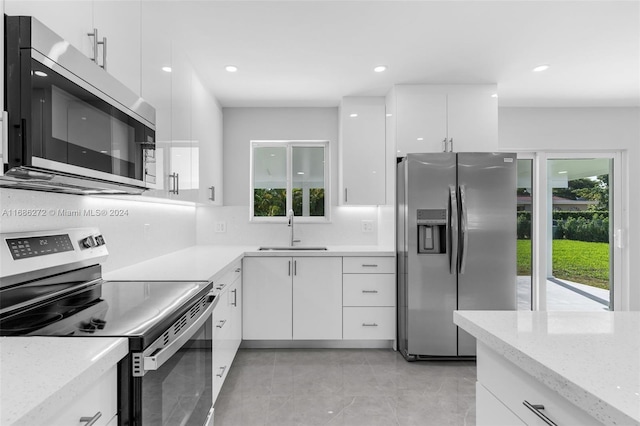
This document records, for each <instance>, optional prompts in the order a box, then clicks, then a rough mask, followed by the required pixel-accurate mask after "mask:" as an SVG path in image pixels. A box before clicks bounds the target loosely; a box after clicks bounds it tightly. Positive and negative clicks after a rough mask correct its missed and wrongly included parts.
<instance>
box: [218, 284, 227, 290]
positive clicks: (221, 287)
mask: <svg viewBox="0 0 640 426" xmlns="http://www.w3.org/2000/svg"><path fill="white" fill-rule="evenodd" d="M226 286H227V285H226V284H218V285H217V286H216V290H222V289H223V288H225V287H226Z"/></svg>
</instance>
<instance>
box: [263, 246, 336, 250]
mask: <svg viewBox="0 0 640 426" xmlns="http://www.w3.org/2000/svg"><path fill="white" fill-rule="evenodd" d="M326 249H327V248H326V247H309V246H293V247H260V248H259V249H258V250H259V251H270V250H273V251H289V250H291V251H300V250H305V251H308V250H311V251H313V250H326Z"/></svg>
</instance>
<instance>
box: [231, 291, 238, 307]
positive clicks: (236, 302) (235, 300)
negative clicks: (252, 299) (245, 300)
mask: <svg viewBox="0 0 640 426" xmlns="http://www.w3.org/2000/svg"><path fill="white" fill-rule="evenodd" d="M231 293H233V302H232V303H231V305H233V306H238V289H237V288H234V289H233V290H231Z"/></svg>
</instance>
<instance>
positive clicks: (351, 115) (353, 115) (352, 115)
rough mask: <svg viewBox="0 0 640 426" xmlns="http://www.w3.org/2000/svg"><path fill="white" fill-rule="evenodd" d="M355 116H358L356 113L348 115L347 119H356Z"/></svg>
mask: <svg viewBox="0 0 640 426" xmlns="http://www.w3.org/2000/svg"><path fill="white" fill-rule="evenodd" d="M357 116H358V114H356V113H353V114H349V117H351V118H356V117H357Z"/></svg>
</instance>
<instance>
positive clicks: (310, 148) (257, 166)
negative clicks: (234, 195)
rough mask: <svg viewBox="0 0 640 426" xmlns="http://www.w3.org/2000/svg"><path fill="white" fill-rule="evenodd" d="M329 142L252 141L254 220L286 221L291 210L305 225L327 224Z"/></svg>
mask: <svg viewBox="0 0 640 426" xmlns="http://www.w3.org/2000/svg"><path fill="white" fill-rule="evenodd" d="M328 147H329V143H328V142H327V141H252V142H251V177H252V179H251V200H250V204H251V220H253V221H261V222H282V221H283V220H284V219H282V218H285V217H286V216H287V212H288V211H289V210H293V212H294V215H295V216H297V217H302V218H304V219H306V220H304V221H305V222H316V221H327V220H328V212H329V207H328V206H329V195H328V188H329V183H328V176H329V173H328V170H329V164H328V158H329V155H328V151H329V149H328Z"/></svg>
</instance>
